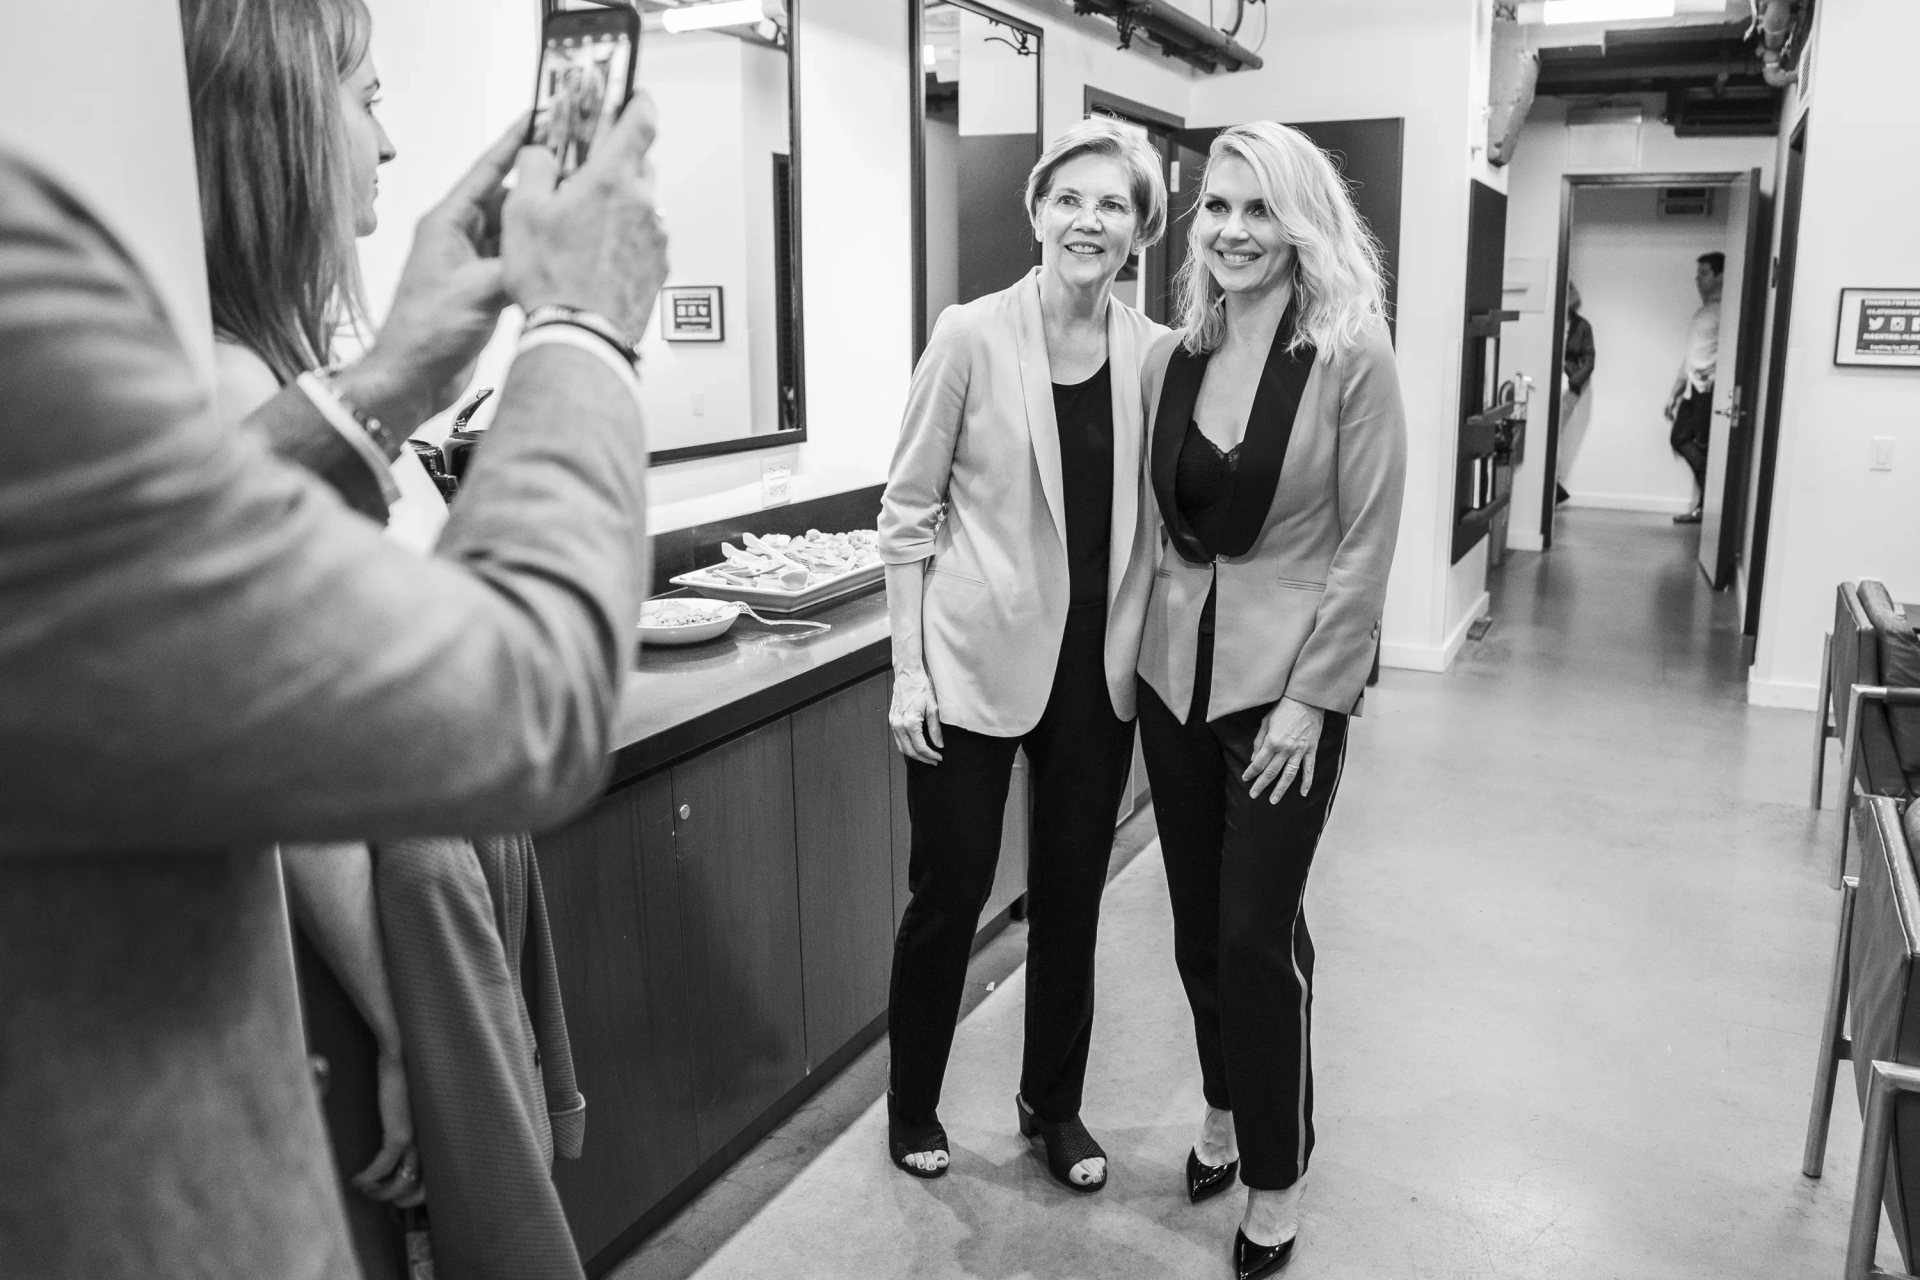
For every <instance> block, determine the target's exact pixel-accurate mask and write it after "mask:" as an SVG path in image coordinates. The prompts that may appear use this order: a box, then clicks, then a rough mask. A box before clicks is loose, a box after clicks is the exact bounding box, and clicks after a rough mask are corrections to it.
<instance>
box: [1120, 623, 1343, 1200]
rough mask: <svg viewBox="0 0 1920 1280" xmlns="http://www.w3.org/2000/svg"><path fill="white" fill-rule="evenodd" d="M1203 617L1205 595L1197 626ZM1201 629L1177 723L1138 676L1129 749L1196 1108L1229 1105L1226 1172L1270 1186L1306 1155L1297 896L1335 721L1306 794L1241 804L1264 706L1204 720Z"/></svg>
mask: <svg viewBox="0 0 1920 1280" xmlns="http://www.w3.org/2000/svg"><path fill="white" fill-rule="evenodd" d="M1211 614H1212V609H1211V602H1209V608H1208V610H1207V617H1206V620H1207V622H1209V623H1210V622H1211V620H1212V618H1211ZM1210 632H1211V627H1208V628H1207V629H1206V630H1204V631H1203V632H1202V634H1201V638H1200V656H1199V663H1198V670H1196V671H1195V673H1194V675H1195V680H1194V699H1193V701H1194V705H1193V708H1192V710H1191V712H1190V713H1189V715H1188V717H1187V723H1185V724H1181V723H1180V722H1179V720H1177V719H1175V718H1174V714H1173V712H1172V711H1170V710H1169V709H1168V708H1167V705H1166V704H1165V703H1164V702H1162V701H1161V700H1160V697H1159V695H1158V694H1156V693H1154V691H1153V690H1152V689H1150V688H1148V687H1147V684H1146V682H1145V681H1141V682H1140V747H1141V751H1142V753H1143V754H1144V755H1145V756H1146V762H1147V779H1148V781H1149V782H1150V783H1151V784H1152V787H1153V809H1154V816H1155V819H1156V821H1157V822H1158V824H1159V827H1160V849H1161V854H1162V856H1163V857H1164V858H1165V859H1166V864H1167V888H1168V891H1169V894H1170V896H1171V897H1172V900H1173V953H1174V960H1175V962H1176V964H1178V966H1179V969H1180V981H1181V983H1182V984H1183V985H1184V986H1185V987H1186V989H1187V1002H1188V1004H1190V1005H1191V1006H1192V1008H1193V1032H1194V1039H1195V1041H1196V1042H1197V1044H1198V1046H1199V1050H1200V1079H1201V1085H1202V1088H1203V1089H1204V1091H1205V1093H1206V1098H1207V1105H1209V1106H1213V1107H1218V1108H1219V1109H1220V1110H1222V1111H1231V1112H1233V1123H1234V1130H1235V1133H1236V1135H1237V1136H1238V1139H1239V1143H1240V1180H1241V1181H1242V1182H1244V1183H1246V1184H1247V1186H1249V1187H1252V1188H1255V1189H1257V1190H1261V1191H1284V1190H1285V1189H1286V1188H1288V1187H1291V1186H1292V1185H1293V1184H1294V1183H1295V1182H1297V1181H1299V1180H1300V1178H1301V1177H1302V1176H1303V1175H1304V1174H1305V1173H1306V1171H1307V1159H1308V1157H1309V1156H1310V1155H1311V1153H1312V1151H1313V1066H1312V1034H1311V1015H1312V1009H1313V938H1312V936H1311V935H1310V934H1309V933H1308V931H1307V917H1306V912H1305V910H1304V906H1303V904H1304V902H1305V897H1306V889H1307V870H1308V868H1309V867H1311V866H1312V865H1313V853H1314V849H1315V848H1316V846H1318V844H1319V842H1320V832H1321V831H1322V830H1323V829H1324V828H1325V826H1326V822H1327V814H1328V812H1329V811H1330V810H1331V809H1332V808H1333V796H1334V792H1335V790H1336V789H1337V788H1338V787H1339V784H1340V769H1341V766H1342V764H1343V763H1344V762H1345V759H1346V744H1347V717H1346V716H1344V715H1340V714H1338V713H1335V712H1328V713H1327V715H1326V720H1325V723H1324V725H1323V727H1322V728H1321V731H1320V746H1319V750H1318V751H1317V753H1316V754H1315V756H1314V764H1313V791H1312V793H1311V794H1309V795H1307V796H1304V797H1303V796H1302V795H1301V794H1300V780H1299V778H1298V777H1296V778H1295V779H1294V782H1293V785H1292V786H1290V787H1289V788H1288V789H1287V794H1286V795H1284V796H1283V797H1281V799H1280V803H1278V804H1272V803H1270V802H1269V800H1268V796H1269V795H1270V794H1271V792H1270V791H1266V792H1262V793H1261V795H1260V798H1259V799H1258V800H1255V799H1252V798H1251V797H1249V796H1248V794H1247V791H1248V788H1249V787H1251V786H1252V785H1253V784H1252V783H1251V782H1242V781H1241V780H1240V775H1241V774H1242V773H1243V772H1245V770H1246V768H1247V762H1248V761H1249V760H1251V759H1252V758H1253V750H1254V747H1255V745H1256V738H1257V735H1258V734H1259V732H1260V721H1261V719H1262V717H1264V716H1265V715H1266V714H1267V712H1268V711H1270V710H1272V708H1273V705H1274V704H1272V703H1269V704H1267V705H1266V706H1262V707H1250V708H1248V709H1247V710H1245V711H1235V712H1233V713H1232V714H1230V715H1225V716H1222V717H1220V718H1219V719H1217V720H1212V721H1209V720H1208V719H1207V718H1206V700H1207V686H1208V684H1209V683H1210V682H1211V680H1212V677H1213V638H1212V635H1211V634H1210Z"/></svg>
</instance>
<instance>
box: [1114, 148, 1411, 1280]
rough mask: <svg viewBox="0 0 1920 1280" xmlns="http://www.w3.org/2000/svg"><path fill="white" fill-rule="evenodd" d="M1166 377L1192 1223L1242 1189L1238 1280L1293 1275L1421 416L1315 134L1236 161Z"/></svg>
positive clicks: (1172, 774) (1175, 808) (1164, 610)
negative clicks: (1344, 889) (1340, 806)
mask: <svg viewBox="0 0 1920 1280" xmlns="http://www.w3.org/2000/svg"><path fill="white" fill-rule="evenodd" d="M1189 235H1190V239H1189V248H1188V256H1187V264H1186V266H1185V267H1183V268H1182V277H1181V281H1180V291H1181V293H1180V296H1181V299H1182V304H1181V328H1180V330H1179V332H1177V333H1175V334H1170V335H1168V337H1167V338H1165V339H1163V340H1161V341H1160V342H1158V343H1156V344H1155V347H1154V351H1153V354H1152V356H1151V358H1150V359H1149V361H1148V364H1147V403H1148V404H1149V405H1151V406H1152V407H1153V416H1152V423H1151V427H1150V440H1149V443H1148V466H1149V468H1150V474H1151V478H1152V495H1153V500H1154V503H1155V506H1156V507H1157V510H1158V515H1159V519H1160V522H1161V527H1162V529H1163V543H1162V550H1161V555H1160V569H1159V572H1158V574H1157V575H1156V577H1155V579H1154V584H1153V595H1152V599H1151V601H1150V603H1149V605H1148V607H1147V620H1146V628H1145V631H1144V634H1143V638H1142V641H1141V646H1140V745H1141V748H1142V750H1143V751H1144V753H1145V756H1146V764H1147V777H1148V780H1149V782H1150V783H1151V784H1152V787H1153V800H1154V814H1155V817H1156V820H1157V822H1158V824H1159V829H1160V846H1161V850H1162V854H1163V856H1164V857H1165V859H1166V864H1167V887H1168V890H1169V892H1170V894H1171V896H1172V900H1173V918H1174V956H1175V960H1176V961H1177V963H1178V965H1179V968H1180V979H1181V982H1182V983H1183V984H1184V985H1185V987H1186V991H1187V999H1188V1001H1189V1003H1190V1004H1191V1006H1192V1010H1193V1025H1194V1036H1195V1039H1196V1041H1197V1042H1198V1047H1199V1051H1200V1076H1201V1084H1202V1089H1203V1092H1204V1094H1205V1096H1206V1103H1207V1110H1206V1114H1205V1116H1204V1117H1203V1118H1202V1120H1201V1124H1200V1131H1199V1135H1198V1137H1197V1138H1196V1139H1195V1142H1194V1148H1193V1150H1192V1151H1191V1152H1189V1153H1188V1155H1187V1193H1188V1195H1189V1196H1190V1197H1191V1198H1192V1199H1193V1200H1195V1201H1198V1200H1201V1199H1204V1198H1206V1197H1207V1196H1210V1195H1213V1194H1215V1193H1216V1192H1219V1191H1221V1190H1224V1189H1225V1188H1226V1187H1227V1186H1228V1185H1230V1184H1231V1183H1232V1181H1233V1176H1234V1171H1235V1168H1236V1166H1237V1167H1238V1170H1239V1174H1240V1180H1241V1182H1243V1183H1245V1184H1246V1187H1247V1208H1246V1213H1245V1215H1244V1217H1243V1218H1242V1220H1241V1226H1240V1231H1239V1233H1238V1235H1237V1236H1236V1237H1235V1240H1234V1267H1235V1271H1236V1274H1237V1275H1238V1276H1239V1277H1240V1278H1241V1280H1251V1278H1252V1277H1256V1276H1266V1275H1271V1274H1273V1273H1274V1272H1276V1271H1278V1270H1279V1269H1280V1268H1282V1267H1284V1266H1285V1265H1286V1263H1287V1261H1288V1259H1289V1258H1290V1257H1291V1256H1292V1252H1293V1242H1294V1239H1295V1237H1296V1236H1297V1234H1298V1231H1299V1202H1300V1192H1301V1187H1302V1180H1303V1179H1304V1178H1305V1177H1306V1173H1307V1162H1308V1158H1309V1156H1310V1155H1311V1154H1312V1151H1313V1073H1312V1068H1311V1055H1310V1051H1309V1045H1310V1036H1309V1010H1310V1009H1311V1007H1312V1003H1313V940H1312V938H1311V937H1310V935H1309V934H1308V931H1307V921H1306V915H1305V913H1304V911H1303V903H1304V899H1305V893H1306V886H1307V870H1308V868H1309V867H1310V866H1311V865H1312V863H1313V854H1314V849H1315V846H1316V845H1317V844H1318V843H1319V840H1320V834H1321V832H1322V830H1323V829H1324V828H1325V826H1326V822H1327V814H1328V812H1329V811H1330V810H1331V808H1332V807H1333V800H1334V793H1335V791H1336V790H1337V789H1338V787H1339V784H1340V769H1341V765H1342V763H1343V762H1344V760H1345V758H1346V741H1347V718H1348V717H1349V716H1351V715H1357V714H1358V713H1359V709H1360V698H1361V695H1362V693H1364V692H1365V689H1366V683H1367V676H1368V673H1369V671H1370V670H1371V669H1372V666H1373V662H1374V656H1375V653H1376V652H1377V650H1378V645H1379V639H1380V614H1381V610H1382V608H1383V607H1384V604H1385V601H1386V594H1387V571H1388V569H1389V568H1390V567H1391V565H1392V563H1393V549H1394V541H1395V538H1396V537H1397V535H1398V532H1399V528H1400V503H1401V497H1402V494H1403V492H1404V489H1405V471H1406V448H1407V445H1406V415H1405V412H1404V410H1403V408H1402V406H1401V399H1400V380H1399V374H1398V373H1397V371H1396V369H1395V366H1394V358H1393V347H1392V345H1391V342H1390V341H1389V338H1388V334H1387V326H1386V305H1385V299H1384V296H1383V289H1382V283H1381V271H1380V257H1379V251H1378V249H1377V248H1376V246H1375V244H1374V242H1373V239H1372V236H1371V235H1370V234H1369V233H1368V231H1367V229H1366V227H1365V226H1364V224H1362V223H1361V221H1360V218H1359V215H1358V214H1356V213H1355V212H1354V208H1353V203H1352V199H1351V197H1350V196H1349V194H1348V192H1347V188H1346V184H1345V183H1344V182H1342V180H1341V178H1340V176H1339V174H1338V173H1336V172H1335V171H1334V168H1333V165H1332V163H1331V162H1330V161H1329V160H1328V159H1327V157H1326V156H1325V155H1324V154H1323V153H1322V152H1321V151H1320V150H1319V149H1318V148H1317V147H1315V146H1314V145H1313V143H1312V142H1310V141H1309V140H1308V139H1307V138H1306V136H1305V135H1304V134H1302V133H1300V132H1298V131H1297V130H1294V129H1289V128H1287V127H1286V126H1284V125H1279V124H1275V123H1273V122H1271V121H1264V120H1263V121H1258V122H1255V123H1252V124H1243V125H1236V126H1234V127H1233V128H1230V129H1227V130H1226V131H1225V132H1223V133H1221V134H1220V136H1219V137H1218V138H1216V139H1215V140H1214V143H1213V147H1212V150H1211V152H1210V154H1209V155H1208V159H1207V168H1206V172H1205V174H1204V175H1203V177H1202V179H1201V192H1200V198H1199V202H1198V204H1197V206H1196V208H1195V213H1194V219H1193V224H1192V229H1191V231H1190V233H1189Z"/></svg>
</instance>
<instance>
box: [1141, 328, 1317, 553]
mask: <svg viewBox="0 0 1920 1280" xmlns="http://www.w3.org/2000/svg"><path fill="white" fill-rule="evenodd" d="M1294 321H1295V308H1294V307H1291V306H1290V307H1288V308H1287V314H1286V316H1285V317H1283V318H1282V320H1281V322H1280V328H1279V331H1278V332H1277V333H1276V334H1275V335H1274V339H1273V345H1272V346H1270V347H1269V348H1268V349H1267V362H1266V365H1265V366H1264V367H1263V368H1262V369H1261V371H1260V383H1259V386H1258V387H1257V388H1256V389H1255V391H1254V396H1253V407H1252V410H1251V411H1250V412H1249V413H1248V415H1247V430H1246V435H1245V437H1244V438H1243V439H1242V440H1241V442H1240V443H1239V445H1238V446H1236V447H1235V450H1234V453H1235V457H1234V458H1233V459H1232V461H1231V462H1230V463H1229V462H1228V460H1227V459H1226V457H1225V456H1224V455H1221V457H1220V463H1221V465H1225V466H1226V468H1227V471H1228V479H1227V481H1226V482H1225V483H1224V484H1220V483H1218V482H1217V481H1216V483H1215V484H1214V485H1213V486H1210V487H1209V486H1205V482H1204V481H1203V482H1202V484H1203V488H1202V489H1199V490H1195V491H1193V492H1192V494H1191V495H1190V496H1189V497H1188V498H1185V499H1183V498H1182V496H1181V494H1180V486H1181V482H1182V480H1183V479H1185V478H1186V477H1187V475H1188V473H1189V472H1194V471H1196V469H1197V471H1198V473H1200V474H1205V473H1207V472H1212V473H1215V474H1216V476H1217V473H1218V471H1219V467H1218V466H1210V465H1209V464H1208V462H1207V461H1206V460H1204V459H1195V458H1190V457H1189V455H1190V454H1193V453H1196V452H1197V451H1198V450H1199V449H1202V448H1204V449H1209V450H1212V451H1213V452H1214V453H1215V454H1216V455H1218V454H1219V450H1217V449H1214V448H1213V445H1212V444H1211V442H1209V441H1207V440H1206V439H1205V437H1204V436H1201V433H1200V431H1199V430H1198V429H1197V428H1195V427H1194V425H1193V409H1194V406H1195V405H1196V404H1197V403H1199V400H1200V384H1201V383H1202V382H1203V381H1204V380H1205V379H1206V376H1207V363H1208V361H1209V360H1210V359H1211V358H1212V357H1211V355H1210V354H1207V355H1198V356H1196V355H1193V354H1191V353H1190V352H1188V351H1187V349H1186V347H1185V346H1178V347H1175V348H1174V349H1173V354H1172V356H1171V357H1170V358H1169V359H1168V361H1167V372H1166V379H1165V381H1164V382H1163V383H1162V384H1161V387H1160V402H1159V404H1158V405H1157V406H1156V407H1155V409H1154V414H1153V422H1154V428H1153V442H1152V444H1151V445H1150V446H1149V454H1148V468H1149V472H1150V478H1151V480H1152V482H1153V493H1154V497H1155V499H1157V500H1158V502H1159V503H1160V513H1161V519H1162V522H1163V523H1164V525H1165V527H1166V532H1167V540H1168V541H1169V542H1170V543H1171V544H1172V546H1173V549H1174V551H1175V552H1176V553H1178V555H1179V556H1180V558H1181V559H1183V560H1186V561H1188V562H1189V563H1192V564H1206V563H1208V562H1209V561H1212V560H1215V559H1217V558H1219V557H1221V556H1244V555H1246V554H1247V553H1248V552H1249V551H1252V550H1253V546H1254V543H1256V542H1258V541H1259V540H1260V534H1261V531H1262V530H1263V529H1264V528H1265V527H1266V524H1267V517H1268V515H1269V514H1270V513H1271V511H1272V509H1273V496H1274V494H1275V493H1276V492H1277V491H1278V489H1279V486H1280V468H1281V466H1282V464H1283V463H1285V461H1286V458H1287V444H1288V442H1289V441H1290V440H1292V438H1293V419H1294V417H1295V415H1296V414H1298V413H1299V411H1300V400H1301V398H1302V397H1303V396H1304V395H1305V394H1306V387H1307V380H1308V379H1309V378H1310V377H1311V376H1312V374H1313V364H1314V360H1315V352H1314V349H1313V346H1312V344H1310V343H1302V344H1301V346H1300V348H1299V349H1298V350H1295V351H1289V350H1287V340H1288V337H1289V335H1291V334H1292V332H1293V326H1294ZM1196 437H1199V443H1198V444H1196V443H1194V441H1195V438H1196ZM1222 490H1224V496H1223V495H1222V492H1221V491H1222ZM1204 494H1211V496H1212V497H1213V498H1214V499H1216V500H1217V501H1218V509H1217V510H1214V511H1212V512H1211V514H1210V517H1209V519H1208V521H1207V525H1208V528H1207V531H1206V533H1205V535H1204V536H1202V534H1201V532H1200V530H1199V529H1196V528H1195V527H1194V526H1193V524H1192V523H1191V522H1190V521H1189V520H1188V518H1187V511H1188V508H1189V506H1190V505H1191V504H1192V503H1194V502H1198V501H1201V500H1202V495H1204ZM1207 505H1209V506H1211V505H1212V504H1211V503H1208V504H1207Z"/></svg>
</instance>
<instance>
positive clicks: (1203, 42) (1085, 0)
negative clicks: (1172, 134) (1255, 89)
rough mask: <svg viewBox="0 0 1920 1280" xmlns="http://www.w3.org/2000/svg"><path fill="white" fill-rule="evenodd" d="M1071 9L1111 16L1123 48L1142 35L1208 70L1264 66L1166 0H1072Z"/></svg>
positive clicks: (1255, 56) (1228, 38)
mask: <svg viewBox="0 0 1920 1280" xmlns="http://www.w3.org/2000/svg"><path fill="white" fill-rule="evenodd" d="M1073 11H1074V12H1075V13H1079V14H1097V15H1099V16H1100V17H1103V18H1109V19H1111V20H1112V22H1113V25H1114V26H1115V27H1116V28H1117V29H1118V30H1119V33H1120V47H1121V48H1122V49H1128V48H1131V47H1132V46H1133V37H1134V36H1135V35H1145V36H1146V37H1147V38H1148V39H1150V40H1152V41H1153V42H1154V43H1155V44H1157V45H1159V46H1160V50H1161V52H1162V53H1164V54H1166V55H1167V56H1168V57H1170V58H1179V59H1180V60H1181V61H1182V62H1185V63H1188V64H1189V65H1191V66H1193V67H1196V68H1198V69H1199V70H1201V71H1206V72H1209V73H1211V72H1214V71H1258V70H1259V69H1260V68H1261V67H1263V66H1265V65H1266V64H1265V63H1264V62H1262V61H1261V59H1260V55H1259V54H1257V53H1255V52H1254V51H1253V50H1251V49H1248V48H1246V47H1245V46H1243V45H1240V44H1237V43H1235V41H1234V40H1233V38H1232V37H1231V36H1229V35H1227V34H1226V33H1225V32H1221V31H1216V30H1214V29H1213V28H1212V27H1210V26H1208V25H1207V24H1206V23H1204V22H1202V21H1200V20H1199V19H1198V18H1195V17H1193V16H1191V15H1190V14H1188V13H1186V12H1184V11H1182V10H1180V9H1177V8H1175V7H1174V6H1173V5H1171V4H1169V3H1168V2H1167V0H1073Z"/></svg>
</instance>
